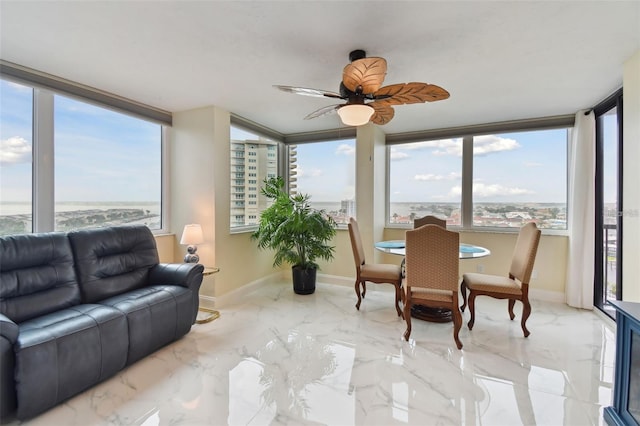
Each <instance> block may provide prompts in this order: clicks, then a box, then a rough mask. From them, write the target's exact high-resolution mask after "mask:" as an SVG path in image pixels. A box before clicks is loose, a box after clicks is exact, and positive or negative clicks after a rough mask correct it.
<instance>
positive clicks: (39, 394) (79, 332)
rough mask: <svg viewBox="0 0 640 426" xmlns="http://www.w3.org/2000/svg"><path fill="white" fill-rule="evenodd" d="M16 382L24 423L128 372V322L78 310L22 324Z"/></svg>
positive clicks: (112, 314)
mask: <svg viewBox="0 0 640 426" xmlns="http://www.w3.org/2000/svg"><path fill="white" fill-rule="evenodd" d="M19 327H20V333H19V335H18V339H17V342H16V344H15V345H14V352H15V363H16V366H15V381H16V396H17V412H16V416H17V417H18V418H19V419H26V418H30V417H33V416H35V415H37V414H39V413H41V412H43V411H45V410H47V409H49V408H51V407H53V406H54V405H56V404H58V403H60V402H62V401H64V400H65V399H67V398H69V397H71V396H73V395H75V394H77V393H79V392H81V391H83V390H84V389H87V388H89V387H90V386H93V385H94V384H96V383H98V382H100V381H102V380H104V379H106V378H108V377H110V376H112V375H114V374H115V373H117V372H118V371H119V370H121V369H122V368H124V366H125V365H126V360H127V349H128V346H129V336H128V330H127V319H126V317H125V316H124V315H123V314H122V313H121V312H120V311H118V310H117V309H114V308H111V307H109V306H101V305H78V306H74V307H72V308H67V309H63V310H60V311H58V312H53V313H50V314H47V315H44V316H41V317H38V318H34V319H31V320H28V321H25V322H23V323H21V324H19Z"/></svg>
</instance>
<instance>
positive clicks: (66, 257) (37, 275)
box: [0, 232, 80, 323]
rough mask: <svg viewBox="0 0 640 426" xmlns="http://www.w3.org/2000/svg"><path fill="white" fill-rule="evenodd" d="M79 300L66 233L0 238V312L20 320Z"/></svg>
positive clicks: (46, 312) (18, 321) (73, 303)
mask: <svg viewBox="0 0 640 426" xmlns="http://www.w3.org/2000/svg"><path fill="white" fill-rule="evenodd" d="M79 303H80V288H79V286H78V282H77V280H76V274H75V270H74V269H73V255H72V251H71V245H70V244H69V239H68V238H67V236H66V235H65V234H63V233H58V232H51V233H41V234H27V235H9V236H4V237H0V312H2V313H3V314H4V315H6V316H7V317H8V318H10V319H11V320H12V321H14V322H17V323H20V322H23V321H26V320H29V319H31V318H35V317H39V316H41V315H45V314H48V313H51V312H54V311H58V310H60V309H64V308H68V307H70V306H74V305H77V304H79Z"/></svg>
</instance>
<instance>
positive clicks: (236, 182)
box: [229, 125, 279, 231]
mask: <svg viewBox="0 0 640 426" xmlns="http://www.w3.org/2000/svg"><path fill="white" fill-rule="evenodd" d="M278 146H279V142H277V141H274V140H272V139H269V138H268V137H265V136H262V135H259V134H257V133H255V132H252V131H250V130H247V129H244V128H242V127H239V126H235V125H232V126H231V150H230V152H231V159H230V161H231V176H230V179H229V180H230V183H231V194H230V195H231V206H230V218H229V219H230V227H231V229H232V230H233V229H235V230H238V231H240V230H243V229H247V228H248V227H249V228H250V227H254V226H256V225H257V224H258V222H259V221H260V213H262V211H263V210H264V209H266V208H267V207H268V206H269V200H268V199H267V198H266V197H264V196H263V195H262V194H261V191H260V189H261V188H262V185H263V182H264V180H265V179H268V178H272V177H276V176H278Z"/></svg>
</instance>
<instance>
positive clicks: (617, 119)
mask: <svg viewBox="0 0 640 426" xmlns="http://www.w3.org/2000/svg"><path fill="white" fill-rule="evenodd" d="M622 98H623V97H622V89H619V90H618V91H616V92H615V93H613V94H612V95H611V96H609V97H608V98H607V99H605V100H603V101H602V102H600V103H599V104H598V105H596V107H595V108H594V112H595V117H596V176H595V178H596V182H595V185H596V198H595V205H596V215H595V231H596V232H595V250H596V259H597V261H596V262H595V270H594V273H595V284H594V305H595V306H596V307H598V308H599V309H601V310H602V311H604V313H605V314H607V315H609V316H610V317H611V318H613V319H615V317H616V314H615V310H614V308H613V307H612V306H611V305H610V304H609V303H608V302H609V301H612V300H622V287H623V282H622V277H623V275H622V269H623V268H622V260H623V258H624V256H623V253H622V240H623V229H624V227H623V225H624V218H625V210H624V206H623V198H622V154H623V152H622V151H623V150H622V148H623V131H622V129H623V118H624V117H623V109H624V108H623V99H622Z"/></svg>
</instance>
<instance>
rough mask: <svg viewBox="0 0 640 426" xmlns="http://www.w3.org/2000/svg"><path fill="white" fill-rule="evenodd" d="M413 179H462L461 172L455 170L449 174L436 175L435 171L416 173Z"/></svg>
mask: <svg viewBox="0 0 640 426" xmlns="http://www.w3.org/2000/svg"><path fill="white" fill-rule="evenodd" d="M413 179H414V180H422V181H440V180H455V179H460V174H459V173H454V172H451V173H449V174H448V175H434V174H433V173H427V174H423V175H415V176H414V177H413Z"/></svg>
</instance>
